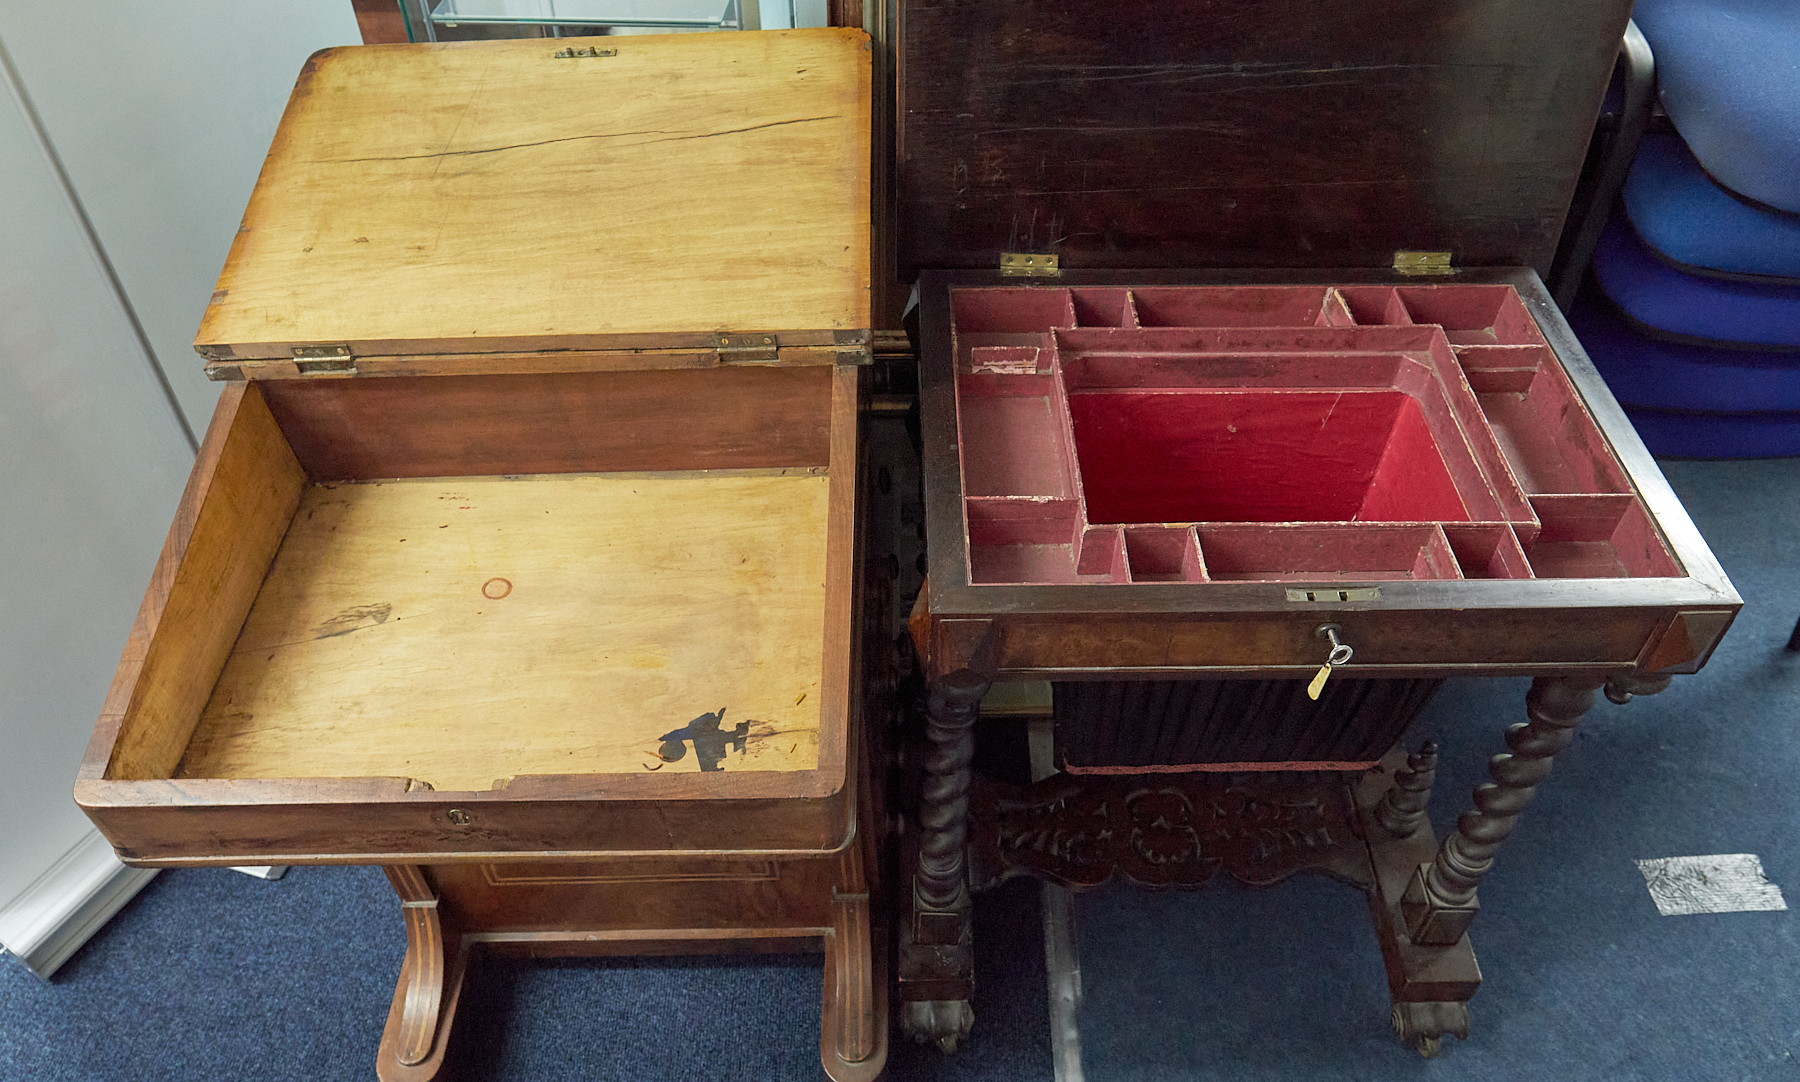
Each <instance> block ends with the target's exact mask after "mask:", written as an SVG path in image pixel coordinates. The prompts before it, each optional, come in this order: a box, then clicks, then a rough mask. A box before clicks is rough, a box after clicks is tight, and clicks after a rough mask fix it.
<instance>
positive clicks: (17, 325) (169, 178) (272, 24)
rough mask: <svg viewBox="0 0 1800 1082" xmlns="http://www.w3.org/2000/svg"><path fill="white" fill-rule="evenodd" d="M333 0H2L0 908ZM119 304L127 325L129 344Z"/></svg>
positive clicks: (60, 833) (200, 405)
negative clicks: (240, 238) (87, 229)
mask: <svg viewBox="0 0 1800 1082" xmlns="http://www.w3.org/2000/svg"><path fill="white" fill-rule="evenodd" d="M358 41H360V38H359V36H358V34H357V31H356V22H355V18H354V15H353V12H352V10H351V6H350V3H349V0H317V2H312V3H275V2H256V0H229V2H228V0H181V2H180V3H176V2H173V0H162V2H146V0H70V2H66V3H57V4H40V3H35V2H28V0H0V46H3V47H4V49H5V51H6V53H7V54H8V55H9V56H10V58H11V60H12V64H13V68H14V70H15V71H16V72H17V74H18V77H19V81H20V83H21V84H22V87H23V91H24V94H25V95H26V97H28V98H29V99H30V101H31V102H32V103H34V104H35V106H36V110H37V113H38V115H39V116H40V117H41V118H42V122H43V125H44V128H45V129H46V131H47V133H48V135H49V142H50V144H51V145H52V146H53V147H54V149H55V152H56V153H57V154H58V155H59V156H60V158H61V161H62V162H63V165H64V167H65V168H66V171H67V176H68V179H69V181H70V187H71V188H72V189H73V193H74V196H75V198H76V200H77V201H78V202H79V205H80V206H81V207H83V208H85V211H86V214H87V217H88V219H89V220H90V221H91V222H92V224H93V228H94V231H95V233H96V234H97V235H98V238H99V241H100V246H101V248H102V249H103V250H104V251H105V253H106V254H107V255H108V256H109V257H110V259H111V263H112V265H113V267H114V268H115V269H116V272H117V278H118V282H119V283H120V284H121V285H122V287H123V297H121V295H120V293H119V292H118V291H115V290H114V289H113V287H112V284H111V283H110V281H109V279H108V276H107V274H106V273H105V271H104V269H103V265H102V263H101V262H100V260H99V259H98V258H96V256H95V254H94V252H93V249H92V248H91V246H90V245H89V243H88V241H87V238H86V236H85V235H84V232H83V229H82V227H81V225H80V222H79V219H78V217H77V215H76V213H75V212H74V211H73V210H72V209H71V205H70V202H69V199H68V198H67V195H66V194H65V190H64V188H63V187H62V186H61V185H60V184H59V181H58V177H57V175H56V172H55V170H54V169H53V167H52V165H51V163H50V162H49V161H48V160H47V159H46V157H45V156H44V154H43V153H42V148H41V146H40V144H39V141H38V139H37V138H36V136H35V135H34V133H33V131H32V129H31V127H30V126H29V124H28V123H27V120H26V117H25V115H24V112H23V110H22V108H21V103H20V102H19V101H18V99H17V96H16V95H15V94H12V93H10V92H8V91H7V90H6V89H4V88H0V823H4V824H5V827H4V829H0V908H4V907H5V906H6V904H7V903H8V902H9V901H11V900H12V899H14V898H16V897H17V896H18V895H19V893H20V892H21V891H23V890H24V889H25V888H26V887H27V886H29V885H30V884H31V883H32V882H33V881H34V880H36V879H37V877H38V876H39V875H41V874H42V873H43V872H44V871H45V870H46V869H48V868H49V866H50V865H51V864H53V863H54V862H55V861H56V860H58V859H59V858H60V857H62V856H63V854H65V853H67V852H69V851H70V849H71V848H72V847H73V846H74V845H75V844H76V843H77V842H78V841H79V840H80V839H81V838H82V837H83V836H84V835H85V834H86V833H87V831H88V829H89V827H88V823H87V820H86V819H85V818H84V817H83V816H82V815H81V813H80V811H79V810H77V809H76V807H75V806H74V803H73V801H72V800H71V798H70V795H69V790H70V785H71V783H72V781H73V778H74V772H75V766H76V764H77V763H78V762H79V761H80V758H81V753H82V750H83V748H85V747H86V744H87V739H88V736H89V734H90V733H91V732H92V730H93V725H94V719H95V716H96V715H97V714H98V712H99V709H100V704H101V701H102V700H103V699H104V697H105V694H106V688H107V684H108V682H109V681H110V679H111V676H112V671H113V668H114V667H115V666H116V665H117V663H118V659H119V652H120V650H121V649H122V648H123V647H124V644H125V637H126V634H127V632H128V631H129V630H130V627H131V621H132V618H133V616H134V615H135V614H136V611H137V606H138V604H139V602H140V601H141V600H142V598H143V592H144V587H145V585H146V584H147V583H148V581H149V575H150V568H151V566H152V564H153V563H154V562H155V559H156V554H157V552H158V550H159V549H160V547H161V545H162V539H163V535H164V534H165V533H166V531H167V530H168V526H169V522H170V519H171V518H172V515H173V511H174V508H175V504H176V502H177V500H178V499H179V498H180V494H181V487H182V485H183V483H184V482H185V480H186V476H187V471H188V468H189V466H190V464H191V462H192V454H191V451H190V446H189V444H188V441H187V439H186V437H185V435H184V433H183V430H182V425H181V421H180V419H179V418H178V416H177V414H176V413H175V411H174V410H173V409H172V408H171V406H170V403H169V400H168V398H167V396H165V394H164V393H163V391H162V389H161V387H160V386H159V383H158V378H157V369H156V367H155V364H156V363H160V365H161V366H162V369H163V371H164V372H165V373H166V376H167V380H168V383H169V385H170V386H171V387H172V388H173V390H174V394H175V397H176V399H177V400H178V401H179V403H180V407H181V410H182V412H183V413H185V414H186V419H187V422H188V424H189V426H190V427H191V428H192V429H193V431H194V432H195V433H197V434H198V433H203V432H204V431H205V428H206V423H207V420H208V417H209V416H210V414H211V410H212V403H213V401H214V399H215V398H216V397H217V389H216V387H214V386H213V385H211V384H209V383H208V382H207V381H206V380H205V378H204V377H203V376H202V374H201V367H200V363H199V359H198V358H197V357H196V356H195V355H194V352H193V349H192V347H191V345H190V344H189V343H190V342H191V341H192V338H193V334H194V330H195V328H196V327H197V326H198V325H199V321H200V315H201V312H202V310H203V309H204V308H205V306H206V302H207V299H208V297H209V296H210V295H211V293H212V289H213V285H214V283H215V280H216V278H217V276H218V272H219V268H220V266H221V265H222V264H223V262H224V259H225V252H226V249H227V248H228V247H229V245H230V243H231V237H232V234H233V233H234V232H235V230H236V228H237V221H238V218H239V215H240V214H241V213H242V211H243V207H244V204H245V202H246V200H247V199H248V198H249V194H250V189H251V187H252V185H253V184H254V183H255V180H256V174H257V171H258V169H259V168H260V167H261V165H262V158H263V153H264V151H265V150H266V149H267V148H268V144H269V140H270V138H271V137H272V136H273V134H274V130H275V123H276V121H277V119H279V117H280V113H281V108H282V105H283V103H284V102H285V101H286V99H287V95H288V91H289V90H290V89H291V88H292V86H293V81H294V76H295V75H296V74H297V73H298V72H299V70H300V65H301V64H302V63H303V62H304V60H305V58H306V56H307V55H308V54H310V53H311V52H313V51H314V50H316V49H321V48H325V47H327V46H332V45H345V44H354V43H356V42H358ZM127 306H129V310H135V312H136V314H137V317H138V320H139V322H140V324H141V325H142V327H143V329H144V331H145V332H146V334H145V337H146V338H147V339H148V343H149V346H150V347H151V348H150V352H151V353H153V354H154V357H151V356H147V355H146V351H145V349H144V348H143V345H142V343H141V342H140V339H139V337H138V336H137V335H136V334H135V333H134V331H133V328H132V324H131V322H130V319H129V318H128V315H127V313H128V308H127Z"/></svg>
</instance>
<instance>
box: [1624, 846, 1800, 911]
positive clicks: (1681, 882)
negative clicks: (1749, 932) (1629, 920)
mask: <svg viewBox="0 0 1800 1082" xmlns="http://www.w3.org/2000/svg"><path fill="white" fill-rule="evenodd" d="M1637 866H1638V871H1640V872H1642V873H1644V882H1645V884H1647V885H1648V886H1649V888H1650V897H1651V898H1652V899H1653V900H1654V901H1655V902H1656V911H1657V912H1658V913H1661V914H1662V915H1663V916H1665V917H1681V916H1687V915H1689V914H1693V913H1748V912H1755V911H1760V910H1776V909H1786V908H1787V902H1786V901H1785V900H1783V898H1782V897H1781V888H1780V887H1778V886H1776V885H1775V884H1774V883H1771V882H1769V877H1768V876H1766V875H1764V874H1763V867H1762V861H1761V860H1760V859H1758V857H1757V856H1756V854H1755V853H1715V854H1713V855H1711V856H1703V857H1659V858H1657V859H1655V860H1640V861H1638V862H1637Z"/></svg>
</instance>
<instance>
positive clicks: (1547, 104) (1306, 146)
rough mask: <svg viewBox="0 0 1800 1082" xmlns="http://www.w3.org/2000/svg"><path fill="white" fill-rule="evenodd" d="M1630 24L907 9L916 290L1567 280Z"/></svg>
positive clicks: (1003, 7) (1301, 12) (1566, 17)
mask: <svg viewBox="0 0 1800 1082" xmlns="http://www.w3.org/2000/svg"><path fill="white" fill-rule="evenodd" d="M1630 8H1631V5H1630V3H1629V2H1628V0H1604V2H1598V3H1588V4H1568V3H1564V2H1562V0H1514V2H1510V3H1505V4H1493V3H1487V2H1485V0H1370V2H1367V3H1358V4H1306V5H1294V4H1290V3H1288V0H1240V2H1237V3H1229V4H1206V5H1199V4H1169V3H1165V2H1162V0H1018V2H1014V3H989V4H970V3H960V2H956V0H909V2H907V3H906V4H904V5H903V6H902V7H901V9H900V20H899V52H900V67H899V70H900V73H901V76H900V84H899V99H900V104H899V114H898V115H899V117H900V135H899V139H900V145H899V151H898V155H897V160H898V171H899V201H900V243H901V250H900V253H899V259H900V266H901V273H902V275H904V276H910V275H911V274H912V273H913V272H915V271H916V270H918V269H921V268H932V267H958V268H962V267H968V268H993V267H997V266H998V263H999V257H1000V253H1002V252H1048V253H1055V254H1057V255H1059V256H1061V258H1062V266H1063V268H1064V269H1065V270H1067V269H1069V268H1072V267H1134V268H1135V267H1299V266H1306V267H1355V266H1364V267H1378V266H1388V265H1390V264H1391V263H1392V261H1393V257H1394V253H1395V251H1397V250H1400V249H1426V250H1432V251H1450V252H1451V253H1452V254H1453V258H1454V261H1455V263H1456V264H1457V265H1458V266H1492V265H1526V266H1534V267H1536V268H1538V269H1539V270H1540V271H1545V272H1547V271H1548V268H1549V264H1550V259H1551V256H1552V255H1553V254H1554V252H1555V249H1556V241H1557V236H1558V233H1559V231H1560V230H1561V228H1562V220H1563V216H1564V214H1565V213H1566V212H1567V210H1568V206H1569V199H1570V197H1571V195H1572V194H1573V193H1574V190H1575V180H1576V175H1577V174H1578V173H1579V172H1580V169H1581V163H1582V157H1583V155H1584V153H1585V152H1586V149H1587V145H1588V139H1589V136H1590V135H1591V134H1592V131H1593V126H1594V115H1595V113H1596V112H1597V111H1598V109H1599V105H1600V98H1601V95H1602V94H1603V93H1604V92H1605V89H1606V81H1607V78H1608V76H1609V74H1610V73H1611V72H1612V67H1613V58H1614V56H1615V54H1616V53H1617V51H1618V48H1619V37H1620V35H1621V34H1622V33H1623V32H1624V29H1625V20H1626V16H1627V15H1628V14H1629V13H1630Z"/></svg>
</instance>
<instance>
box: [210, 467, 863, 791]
mask: <svg viewBox="0 0 1800 1082" xmlns="http://www.w3.org/2000/svg"><path fill="white" fill-rule="evenodd" d="M828 489H829V478H828V477H827V476H826V475H825V474H824V471H822V470H792V471H780V470H774V471H748V472H741V473H740V472H711V473H704V474H693V475H667V474H664V475H640V476H627V475H542V476H531V477H516V478H495V477H468V478H439V479H426V480H413V481H399V482H385V483H365V484H328V485H316V486H313V487H311V488H309V489H308V490H307V492H306V495H305V497H304V500H303V502H302V504H301V508H300V511H299V512H298V514H296V515H295V517H294V525H293V528H292V529H291V530H290V531H289V533H288V536H287V538H286V540H285V541H284V542H283V544H282V549H281V552H280V554H279V555H278V556H277V557H276V560H275V565H274V567H273V568H272V569H271V570H270V573H269V578H268V581H267V582H266V584H265V585H264V587H263V589H262V592H261V594H260V595H259V596H258V598H257V602H256V606H255V608H254V609H253V610H252V611H251V612H250V616H249V619H248V621H247V622H246V623H244V625H243V633H242V635H241V636H240V637H239V638H238V641H237V645H236V647H235V648H234V649H233V651H232V655H231V660H230V662H229V663H228V664H227V665H226V667H225V671H224V673H223V675H222V676H221V677H220V679H219V682H218V686H217V689H216V690H215V691H214V693H213V696H212V699H211V701H210V702H209V703H208V704H207V706H206V709H205V712H204V715H203V716H202V719H201V723H200V728H199V730H198V731H197V733H196V734H195V736H194V739H193V741H192V743H191V744H190V746H189V747H188V751H187V755H186V757H185V759H184V760H183V762H182V764H181V767H180V770H179V771H178V774H179V776H182V777H189V778H281V777H326V778H329V777H367V776H401V777H408V778H415V779H419V780H420V781H423V782H426V783H429V784H430V785H431V786H433V787H434V788H436V789H438V790H485V789H488V788H490V787H492V786H493V785H494V783H495V781H496V780H497V779H502V778H509V777H511V776H513V775H521V774H563V775H567V774H608V773H631V774H642V773H645V772H647V771H648V772H667V773H670V774H674V773H682V772H699V771H700V770H701V761H702V760H703V759H710V760H711V761H710V762H709V766H710V767H711V768H713V769H718V770H723V771H726V772H740V771H794V770H810V769H813V768H814V767H816V766H817V765H818V763H819V744H818V739H819V737H818V730H819V710H820V703H821V701H822V700H823V698H824V696H823V695H822V694H821V672H822V656H821V655H822V652H823V642H824V632H825V627H824V622H825V621H824V612H825V605H826V600H825V579H826V555H825V549H826V529H825V522H826V514H827V504H828V499H827V494H828ZM721 709H722V710H723V718H722V721H721V720H720V719H714V721H713V722H712V723H710V724H709V723H707V722H704V721H698V720H697V719H700V718H701V717H702V716H704V715H708V714H714V713H717V712H719V711H720V710H721ZM690 723H695V724H692V725H690ZM746 724H747V726H748V728H747V730H745V732H744V735H745V739H744V741H743V742H742V744H741V745H739V744H737V743H735V742H733V741H731V740H719V739H714V738H711V737H710V736H709V735H708V734H707V730H708V729H709V728H711V727H714V726H716V727H717V728H718V729H720V730H722V731H723V732H724V733H725V734H731V733H733V732H734V731H735V730H736V729H737V728H738V727H739V726H741V725H746ZM684 729H685V730H688V735H685V736H679V737H671V738H670V739H665V737H669V736H670V734H672V733H674V732H675V731H677V730H684ZM708 741H710V742H711V744H712V745H713V746H712V747H711V749H710V752H711V754H710V755H708V754H703V751H702V747H701V745H702V744H703V743H706V742H708ZM678 748H679V752H678V751H677V749H678Z"/></svg>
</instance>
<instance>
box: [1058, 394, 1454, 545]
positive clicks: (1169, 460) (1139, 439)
mask: <svg viewBox="0 0 1800 1082" xmlns="http://www.w3.org/2000/svg"><path fill="white" fill-rule="evenodd" d="M1069 412H1070V416H1071V418H1072V420H1073V421H1074V427H1075V455H1076V459H1077V461H1078V463H1079V464H1080V469H1081V478H1082V489H1083V491H1084V492H1085V494H1086V496H1087V509H1088V516H1087V517H1088V521H1089V522H1121V523H1125V522H1130V523H1138V522H1146V523H1148V522H1349V521H1382V522H1446V521H1448V522H1462V521H1467V520H1468V518H1469V515H1468V512H1467V510H1466V509H1465V508H1464V506H1463V502H1462V500H1461V499H1460V498H1459V497H1458V496H1457V493H1456V486H1455V484H1453V483H1452V482H1451V480H1450V474H1449V471H1448V470H1446V469H1445V466H1444V459H1443V456H1442V455H1441V454H1439V453H1438V450H1437V445H1436V443H1435V441H1434V440H1433V439H1432V434H1431V431H1430V429H1429V428H1427V427H1426V425H1425V419H1424V415H1423V413H1422V412H1421V411H1420V409H1419V404H1418V403H1417V402H1416V401H1414V400H1413V399H1412V398H1411V397H1410V396H1409V395H1406V394H1402V393H1400V392H1398V391H1379V390H1370V391H1348V392H1345V391H1338V392H1310V391H1236V392H1228V391H1160V392H1081V393H1076V394H1072V395H1070V396H1069Z"/></svg>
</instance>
